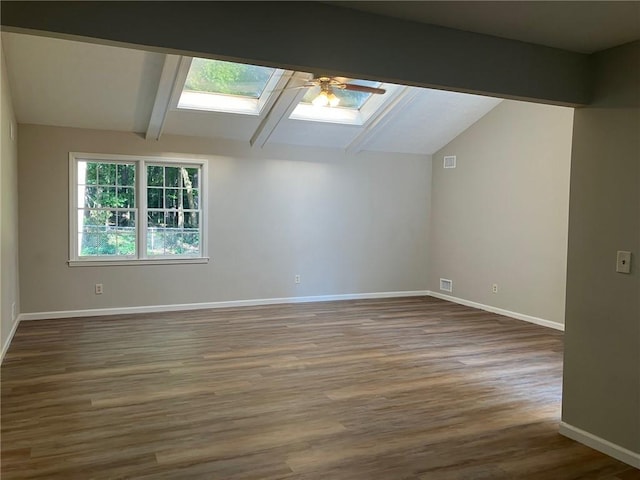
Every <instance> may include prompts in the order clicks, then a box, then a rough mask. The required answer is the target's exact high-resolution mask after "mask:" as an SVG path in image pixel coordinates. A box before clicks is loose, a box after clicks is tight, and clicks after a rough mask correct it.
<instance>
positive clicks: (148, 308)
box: [20, 290, 429, 320]
mask: <svg viewBox="0 0 640 480" xmlns="http://www.w3.org/2000/svg"><path fill="white" fill-rule="evenodd" d="M428 295H429V291H428V290H413V291H404V292H375V293H346V294H339V295H314V296H309V297H283V298H261V299H252V300H230V301H224V302H206V303H182V304H174V305H145V306H140V307H118V308H94V309H87V310H60V311H55V312H34V313H21V314H20V320H45V319H52V318H77V317H97V316H103V315H129V314H132V313H156V312H176V311H180V310H204V309H209V308H230V307H254V306H257V305H279V304H283V303H309V302H331V301H335V300H364V299H373V298H393V297H426V296H428Z"/></svg>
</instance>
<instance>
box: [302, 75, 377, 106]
mask: <svg viewBox="0 0 640 480" xmlns="http://www.w3.org/2000/svg"><path fill="white" fill-rule="evenodd" d="M353 83H357V84H358V85H364V86H366V87H379V86H380V82H372V81H369V80H358V81H355V82H353ZM319 93H320V87H319V86H318V87H311V88H309V89H308V90H307V93H305V95H304V97H302V100H301V103H306V104H308V105H311V102H312V101H313V99H314V98H316V97H317V96H318V94H319ZM333 93H334V95H335V96H336V97H338V98H339V99H340V103H339V104H338V107H337V108H349V109H352V110H360V109H361V108H362V106H363V105H364V104H365V102H366V101H367V100H369V98H371V94H370V93H366V92H354V91H352V90H341V89H339V88H334V89H333ZM334 108H336V107H334Z"/></svg>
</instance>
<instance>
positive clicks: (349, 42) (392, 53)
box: [0, 0, 592, 106]
mask: <svg viewBox="0 0 640 480" xmlns="http://www.w3.org/2000/svg"><path fill="white" fill-rule="evenodd" d="M0 13H1V15H0V22H1V23H2V29H3V30H6V31H17V32H27V33H34V34H40V35H49V36H57V37H62V38H70V39H76V40H84V41H92V42H96V43H107V44H117V45H129V46H136V47H138V48H143V49H147V50H153V51H159V52H163V53H172V54H182V55H189V56H198V57H208V58H219V59H222V60H231V61H240V62H244V63H254V64H257V65H267V66H271V67H278V68H283V69H287V70H295V71H303V72H312V73H318V74H325V75H342V76H345V77H349V78H363V79H367V80H377V81H381V82H385V83H396V84H405V85H414V86H421V87H428V88H439V89H445V90H452V91H458V92H466V93H476V94H483V95H489V96H494V97H501V98H513V99H521V100H530V101H537V102H541V103H551V104H557V105H569V106H580V105H584V104H588V103H589V102H590V100H591V91H590V82H591V79H592V69H591V65H590V57H589V56H588V55H585V54H581V53H575V52H569V51H566V50H561V49H557V48H550V47H545V46H542V45H534V44H530V43H525V42H519V41H515V40H508V39H505V38H499V37H494V36H491V35H483V34H478V33H472V32H465V31H462V30H456V29H452V28H445V27H439V26H435V25H427V24H421V23H418V22H413V21H409V20H401V19H397V18H389V17H384V16H380V15H375V14H370V13H365V12H360V11H356V10H353V9H349V8H344V7H340V6H335V5H328V4H325V3H321V2H163V1H147V2H57V1H30V2H24V1H8V0H3V1H2V2H0ZM212 19H214V20H215V28H212V25H211V22H212ZM310 19H312V21H310ZM327 29H329V33H328V31H327ZM336 42H337V43H336Z"/></svg>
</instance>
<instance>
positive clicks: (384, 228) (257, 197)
mask: <svg viewBox="0 0 640 480" xmlns="http://www.w3.org/2000/svg"><path fill="white" fill-rule="evenodd" d="M20 128H21V131H20V142H19V157H20V161H19V182H20V216H21V218H22V219H23V221H22V222H21V224H20V235H21V237H20V238H21V244H20V269H21V277H20V281H21V287H22V292H23V295H22V311H23V312H48V311H65V310H77V309H92V308H108V307H129V306H144V305H165V304H182V303H200V302H215V301H227V300H243V299H262V298H280V297H294V296H309V295H330V294H349V293H371V292H388V291H415V290H425V287H426V283H427V279H426V262H427V251H428V246H427V239H428V215H427V213H426V212H427V211H426V210H425V208H428V205H429V187H430V181H431V179H430V175H431V162H430V158H429V157H427V156H416V155H402V154H393V155H392V154H373V153H366V154H364V153H363V154H358V155H346V154H343V153H340V152H339V151H337V150H328V149H326V150H325V149H311V148H294V147H291V148H288V147H269V148H265V149H264V150H256V149H251V148H249V147H248V146H246V145H244V144H242V143H239V142H231V141H223V140H212V139H205V138H194V137H178V136H169V135H166V136H163V137H162V139H161V140H160V141H159V142H153V141H146V140H143V139H142V138H141V137H140V136H139V135H136V134H129V133H119V132H107V131H95V130H94V131H92V130H83V129H71V128H54V127H44V126H34V125H21V126H20ZM70 151H81V152H98V153H126V154H140V155H144V154H171V153H172V152H173V154H174V155H175V154H180V153H189V154H200V155H206V156H207V157H208V158H209V161H208V164H209V189H210V192H209V193H210V194H209V215H208V218H209V228H208V231H209V255H210V257H211V261H210V263H209V264H206V265H170V266H158V265H153V266H124V267H122V266H120V267H102V266H101V267H69V266H67V264H66V261H67V260H68V190H67V185H68V153H69V152H70ZM33 192H40V193H39V194H38V195H33ZM296 274H299V275H301V278H302V282H301V284H299V285H295V284H294V281H293V280H294V275H296ZM185 279H187V280H185ZM95 283H103V284H104V294H103V295H95V294H94V292H93V290H94V284H95Z"/></svg>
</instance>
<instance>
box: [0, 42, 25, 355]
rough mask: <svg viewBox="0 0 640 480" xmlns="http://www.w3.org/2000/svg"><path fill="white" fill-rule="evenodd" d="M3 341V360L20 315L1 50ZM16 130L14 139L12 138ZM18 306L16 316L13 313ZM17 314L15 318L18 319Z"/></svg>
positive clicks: (8, 105)
mask: <svg viewBox="0 0 640 480" xmlns="http://www.w3.org/2000/svg"><path fill="white" fill-rule="evenodd" d="M0 57H1V58H0V63H1V64H2V67H1V68H2V77H1V80H0V91H1V92H0V93H1V100H0V102H1V110H2V112H1V117H0V143H1V149H0V267H1V268H0V270H1V275H0V340H1V342H2V343H1V345H2V356H4V353H5V351H6V348H7V346H8V341H9V340H10V339H9V335H10V334H11V331H12V329H13V327H14V324H15V320H16V318H17V314H18V312H19V305H20V302H19V290H18V178H17V175H18V163H17V162H18V155H17V135H18V129H17V123H16V119H15V115H14V112H13V105H12V102H11V92H10V87H9V82H8V79H7V70H6V65H5V59H4V51H3V50H2V48H1V47H0ZM12 129H13V135H14V138H13V139H12V138H11V131H12ZM13 305H15V312H13V311H12V310H13V308H12V307H13ZM14 313H15V315H14Z"/></svg>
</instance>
